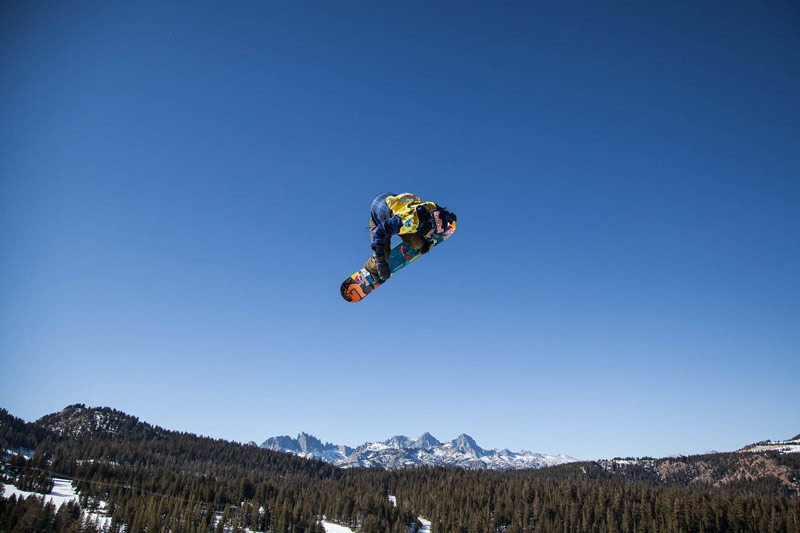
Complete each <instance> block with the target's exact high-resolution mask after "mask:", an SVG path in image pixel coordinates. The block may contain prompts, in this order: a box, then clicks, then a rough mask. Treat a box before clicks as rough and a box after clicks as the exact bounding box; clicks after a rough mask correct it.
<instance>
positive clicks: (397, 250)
mask: <svg viewBox="0 0 800 533" xmlns="http://www.w3.org/2000/svg"><path fill="white" fill-rule="evenodd" d="M454 231H456V223H455V222H451V223H450V224H449V225H448V226H447V228H446V229H445V231H444V233H434V232H431V233H429V234H428V235H426V236H425V238H426V239H427V240H428V242H429V243H430V245H431V247H430V250H432V249H433V248H434V247H435V246H436V245H438V244H441V243H442V242H443V241H444V240H445V239H448V238H449V237H450V236H451V235H452V234H453V232H454ZM430 250H428V253H430ZM421 255H423V254H421V253H419V252H418V251H416V250H415V249H413V248H412V247H410V246H409V245H407V244H406V243H404V242H402V241H401V242H400V243H399V244H397V245H395V246H394V248H392V252H391V254H389V270H391V271H392V275H393V276H394V274H395V273H396V272H397V271H399V270H401V269H403V268H405V266H406V265H408V264H409V263H411V262H412V261H414V260H415V259H417V258H419V256H421ZM390 279H391V278H390ZM381 285H382V284H381V283H378V282H377V281H376V280H374V279H373V278H372V274H370V273H369V271H368V270H367V269H366V268H362V269H361V270H359V271H358V272H356V273H355V274H353V275H352V276H349V277H348V278H347V279H345V280H344V281H343V282H342V286H341V288H340V290H341V293H342V298H344V299H345V300H347V301H348V302H358V301H360V300H363V299H364V298H366V296H367V295H368V294H369V293H371V292H372V291H374V290H375V289H377V288H378V287H380V286H381Z"/></svg>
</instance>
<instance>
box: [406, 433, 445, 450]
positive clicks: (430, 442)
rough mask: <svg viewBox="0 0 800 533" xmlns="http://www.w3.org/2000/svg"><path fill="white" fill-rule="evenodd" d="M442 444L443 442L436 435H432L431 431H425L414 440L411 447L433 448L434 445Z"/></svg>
mask: <svg viewBox="0 0 800 533" xmlns="http://www.w3.org/2000/svg"><path fill="white" fill-rule="evenodd" d="M441 444H442V443H441V442H439V441H438V440H437V439H436V437H434V436H433V435H431V434H430V433H428V432H427V431H426V432H425V433H423V434H422V435H420V436H419V437H417V438H416V439H414V441H413V443H412V445H411V446H410V447H411V448H420V449H423V450H424V449H426V448H433V447H434V446H441Z"/></svg>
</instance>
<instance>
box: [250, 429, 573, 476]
mask: <svg viewBox="0 0 800 533" xmlns="http://www.w3.org/2000/svg"><path fill="white" fill-rule="evenodd" d="M251 444H254V445H255V443H251ZM260 447H261V448H264V449H267V450H272V451H278V452H284V453H292V454H294V455H298V456H300V457H305V458H307V459H319V460H322V461H325V462H328V463H330V464H332V465H335V466H339V467H342V468H353V467H378V468H385V469H395V468H405V467H413V466H420V465H425V466H455V467H459V468H464V469H468V470H512V469H536V468H543V467H547V466H555V465H560V464H565V463H572V462H576V461H577V459H574V458H572V457H569V456H567V455H548V454H542V453H533V452H528V451H521V452H512V451H509V450H485V449H483V448H481V447H480V446H478V443H476V442H475V440H474V439H473V438H472V437H470V436H469V435H466V434H463V433H462V434H461V435H459V436H458V437H456V438H455V439H453V440H451V441H447V442H441V441H439V440H438V439H437V438H436V437H434V436H433V435H431V434H430V433H423V434H422V435H420V436H419V437H416V438H409V437H406V436H405V435H396V436H394V437H392V438H390V439H388V440H385V441H383V442H367V443H365V444H362V445H361V446H359V447H357V448H351V447H349V446H344V445H341V444H330V443H323V442H322V441H321V440H319V439H318V438H316V437H314V436H313V435H309V434H307V433H300V434H299V435H298V436H297V438H295V439H293V438H291V437H289V436H281V437H271V438H269V439H267V440H265V441H264V442H263V443H261V445H260Z"/></svg>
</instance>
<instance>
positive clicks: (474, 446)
mask: <svg viewBox="0 0 800 533" xmlns="http://www.w3.org/2000/svg"><path fill="white" fill-rule="evenodd" d="M450 443H451V444H452V445H453V447H454V448H455V449H456V450H458V451H460V452H462V453H467V454H474V455H475V456H476V457H483V456H484V455H485V453H486V452H485V451H484V450H483V448H481V447H480V446H478V443H477V442H475V439H473V438H472V437H470V436H469V435H467V434H466V433H462V434H461V435H459V436H458V437H456V438H455V439H453V440H452V441H450Z"/></svg>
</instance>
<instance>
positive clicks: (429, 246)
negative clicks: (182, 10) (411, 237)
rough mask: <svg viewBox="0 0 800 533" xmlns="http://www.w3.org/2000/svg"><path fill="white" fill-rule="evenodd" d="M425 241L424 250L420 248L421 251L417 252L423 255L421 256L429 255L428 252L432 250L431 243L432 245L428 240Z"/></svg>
mask: <svg viewBox="0 0 800 533" xmlns="http://www.w3.org/2000/svg"><path fill="white" fill-rule="evenodd" d="M423 240H424V241H425V242H424V243H423V245H422V248H420V249H419V250H417V251H418V252H419V253H421V254H427V253H428V250H430V249H431V243H430V242H428V239H423Z"/></svg>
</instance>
